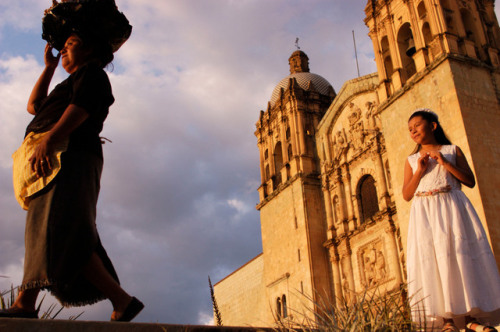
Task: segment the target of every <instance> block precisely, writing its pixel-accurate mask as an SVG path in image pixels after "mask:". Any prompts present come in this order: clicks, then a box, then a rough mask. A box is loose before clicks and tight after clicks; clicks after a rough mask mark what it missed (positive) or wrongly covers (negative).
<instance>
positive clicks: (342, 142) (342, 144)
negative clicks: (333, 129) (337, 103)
mask: <svg viewBox="0 0 500 332" xmlns="http://www.w3.org/2000/svg"><path fill="white" fill-rule="evenodd" d="M332 141H333V160H336V161H338V160H340V158H341V157H342V154H343V153H344V152H345V151H346V150H347V147H348V145H349V144H348V143H347V136H346V134H345V130H344V128H342V129H341V130H339V131H337V133H336V134H335V136H334V137H333V140H332Z"/></svg>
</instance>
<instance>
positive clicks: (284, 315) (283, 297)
mask: <svg viewBox="0 0 500 332" xmlns="http://www.w3.org/2000/svg"><path fill="white" fill-rule="evenodd" d="M281 307H282V310H281V313H282V315H283V318H286V317H288V308H287V307H286V296H285V294H283V296H282V297H281Z"/></svg>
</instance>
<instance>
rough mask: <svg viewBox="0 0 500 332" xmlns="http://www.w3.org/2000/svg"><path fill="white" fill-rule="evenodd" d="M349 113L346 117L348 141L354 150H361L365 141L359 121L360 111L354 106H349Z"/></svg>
mask: <svg viewBox="0 0 500 332" xmlns="http://www.w3.org/2000/svg"><path fill="white" fill-rule="evenodd" d="M349 107H350V109H351V113H350V114H349V115H348V119H349V126H350V129H349V139H350V141H351V144H352V146H353V148H354V150H359V149H362V148H363V144H364V141H365V130H364V125H363V120H361V109H360V108H359V107H357V106H356V105H354V104H353V103H351V104H349Z"/></svg>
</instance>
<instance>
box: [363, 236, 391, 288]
mask: <svg viewBox="0 0 500 332" xmlns="http://www.w3.org/2000/svg"><path fill="white" fill-rule="evenodd" d="M384 252H385V251H384V247H383V242H382V241H381V240H376V241H373V242H371V243H370V244H368V245H366V246H365V247H363V248H361V249H360V250H359V254H358V259H359V264H360V271H361V280H362V284H363V286H365V287H371V286H375V285H377V284H380V283H381V282H383V281H385V280H386V279H387V266H386V258H385V253H384Z"/></svg>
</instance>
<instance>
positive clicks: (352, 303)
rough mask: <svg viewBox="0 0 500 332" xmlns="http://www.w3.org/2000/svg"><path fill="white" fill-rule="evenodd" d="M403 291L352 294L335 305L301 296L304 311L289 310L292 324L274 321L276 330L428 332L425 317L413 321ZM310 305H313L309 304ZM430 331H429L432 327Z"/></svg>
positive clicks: (335, 302)
mask: <svg viewBox="0 0 500 332" xmlns="http://www.w3.org/2000/svg"><path fill="white" fill-rule="evenodd" d="M405 295H406V291H405V288H402V289H400V290H397V291H392V292H384V293H382V292H380V290H379V289H375V290H370V291H369V290H365V291H364V292H362V293H360V294H352V295H351V298H350V299H349V300H347V299H345V298H339V299H338V300H337V301H334V303H331V301H328V300H325V299H323V298H322V297H320V296H317V298H319V299H318V300H314V299H313V298H312V297H310V296H307V295H305V294H302V293H300V294H299V297H303V298H304V299H305V303H306V305H304V308H299V309H298V310H297V308H289V311H290V312H293V313H294V314H293V316H294V319H293V321H290V320H288V321H283V320H282V319H275V322H276V325H277V326H278V330H287V331H298V330H301V331H307V332H309V331H314V332H318V331H319V332H340V331H347V332H360V331H362V332H371V331H375V332H416V331H419V332H425V331H430V330H429V329H428V328H427V327H426V324H425V318H423V319H422V320H421V321H420V322H414V321H412V315H411V312H412V308H411V307H410V305H409V302H408V300H407V298H406V296H405ZM311 304H312V305H311ZM431 330H432V328H431Z"/></svg>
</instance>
